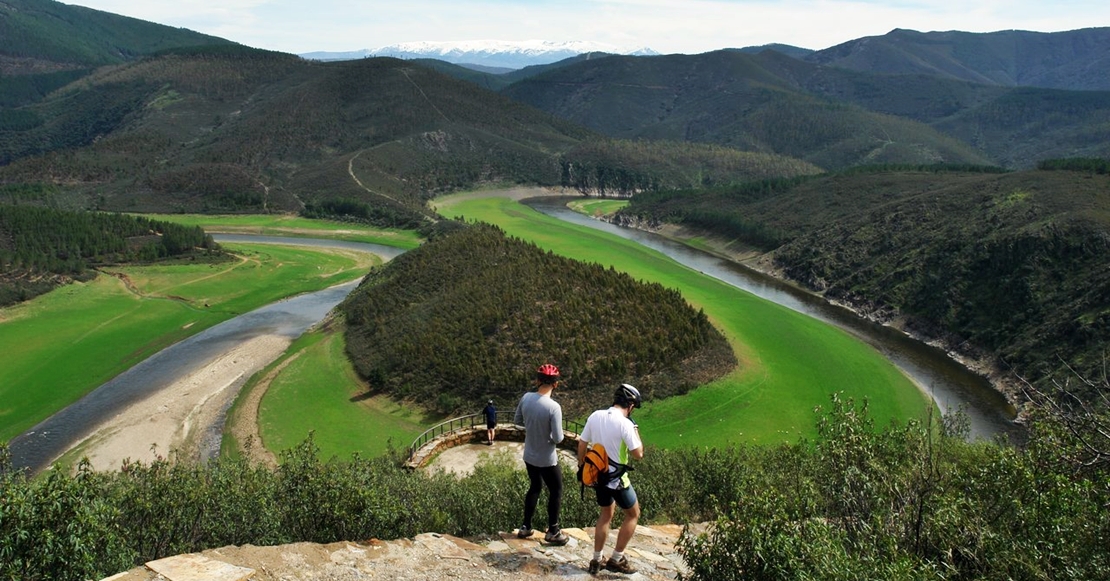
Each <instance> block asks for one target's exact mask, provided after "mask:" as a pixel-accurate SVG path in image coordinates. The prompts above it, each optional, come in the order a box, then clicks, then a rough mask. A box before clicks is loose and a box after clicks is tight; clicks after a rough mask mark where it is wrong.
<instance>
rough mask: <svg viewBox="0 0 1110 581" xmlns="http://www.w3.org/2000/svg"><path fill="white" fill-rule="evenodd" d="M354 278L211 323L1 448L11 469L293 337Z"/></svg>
mask: <svg viewBox="0 0 1110 581" xmlns="http://www.w3.org/2000/svg"><path fill="white" fill-rule="evenodd" d="M213 238H214V239H215V240H216V241H217V242H220V243H250V244H286V245H302V246H315V247H332V248H336V247H338V248H345V249H349V250H359V251H364V252H371V253H374V254H378V255H380V256H382V257H383V258H386V259H389V258H393V257H396V256H398V255H400V254H401V253H402V252H404V251H403V250H402V249H399V248H394V247H392V246H385V245H381V244H364V243H359V242H347V241H341V240H316V239H308V238H285V237H280V236H253V235H232V234H215V235H213ZM356 286H358V281H352V282H349V283H346V284H342V285H338V286H334V287H331V288H328V289H324V290H321V291H317V292H312V293H306V294H303V295H299V296H295V297H292V298H288V299H285V300H282V301H278V302H276V303H273V304H270V305H267V306H265V307H261V308H258V309H255V310H253V311H250V312H248V313H244V314H242V315H239V316H237V317H235V318H233V319H230V320H227V321H224V322H222V323H220V324H218V325H214V326H212V327H210V328H208V329H206V330H204V331H202V332H200V333H198V334H196V335H193V336H192V337H189V338H188V339H184V340H182V341H179V342H178V343H175V344H174V345H171V346H170V347H167V348H165V349H163V350H162V351H159V352H158V353H155V354H154V355H152V356H151V357H149V358H147V359H146V360H144V361H142V362H141V363H139V364H138V365H136V366H134V367H132V368H130V369H128V370H127V371H125V372H123V373H121V374H119V375H117V376H116V377H115V378H114V379H112V380H111V381H108V382H107V383H105V384H103V385H101V386H100V387H98V388H96V389H95V390H93V391H92V392H90V393H88V394H87V395H85V396H84V397H83V398H81V399H80V400H78V401H77V402H75V403H73V404H71V405H70V406H68V407H66V408H65V409H63V410H61V411H59V412H57V413H55V414H54V415H52V416H50V417H49V418H47V419H45V420H43V421H42V422H40V423H39V424H38V425H36V426H34V427H32V428H31V429H30V430H28V431H26V432H24V433H22V434H20V435H18V436H16V437H15V438H13V439H12V440H11V442H10V443H9V448H10V450H11V454H12V463H13V465H14V466H16V467H22V468H28V469H30V471H31V472H38V471H40V470H42V469H43V468H45V467H46V466H48V465H49V464H50V463H51V462H53V461H54V460H55V459H56V458H58V457H59V456H60V455H61V454H63V453H65V452H66V451H67V450H69V449H70V448H71V447H73V446H74V445H75V444H77V443H78V442H80V441H82V440H83V439H85V438H87V437H88V436H89V435H90V434H91V433H93V431H94V430H95V429H96V428H97V426H99V425H100V424H101V423H102V422H103V421H104V420H105V419H107V418H111V417H113V416H115V415H116V414H118V413H120V412H121V411H123V410H124V409H126V408H127V407H129V406H131V405H133V404H134V403H135V402H137V401H139V400H142V399H146V398H148V397H150V396H151V395H152V394H156V393H158V392H159V391H161V390H164V389H166V388H167V387H168V386H170V385H171V384H172V383H173V382H174V380H176V379H177V378H179V377H184V376H187V375H189V374H190V373H193V372H194V371H196V370H198V369H201V368H203V367H204V366H206V365H208V364H209V363H211V362H212V361H214V360H215V359H216V358H218V357H219V356H220V355H221V354H223V353H226V352H227V351H229V350H231V349H233V348H234V347H236V346H237V345H241V344H243V343H245V342H247V341H250V340H251V339H254V338H256V337H260V336H263V335H280V336H284V337H288V338H290V339H295V338H297V337H299V336H301V335H302V334H303V333H304V332H305V331H306V330H308V328H309V327H311V326H312V325H314V324H316V323H318V322H319V321H321V320H322V319H323V318H324V317H325V316H326V315H327V314H328V312H329V311H331V310H332V308H334V307H335V306H336V305H338V304H339V303H340V302H341V301H342V300H343V299H344V298H345V297H346V296H347V295H348V294H349V293H350V292H351V291H352V290H354V288H355V287H356Z"/></svg>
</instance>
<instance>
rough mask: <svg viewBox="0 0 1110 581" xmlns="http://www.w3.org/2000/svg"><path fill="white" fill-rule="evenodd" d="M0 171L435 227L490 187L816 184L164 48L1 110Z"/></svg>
mask: <svg viewBox="0 0 1110 581" xmlns="http://www.w3.org/2000/svg"><path fill="white" fill-rule="evenodd" d="M595 141H596V142H597V143H593V142H595ZM661 148H662V149H665V150H666V151H668V152H669V153H668V154H667V155H666V156H665V158H666V159H664V160H663V163H658V161H659V160H660V156H659V155H658V152H659V151H661ZM599 152H600V153H599ZM0 164H6V165H0V183H7V184H20V185H25V184H43V183H45V184H50V185H53V186H57V188H59V189H61V190H63V191H64V192H65V193H67V194H68V195H69V197H70V199H69V200H68V202H67V204H68V205H70V206H78V207H88V208H98V209H108V210H118V211H208V212H212V211H220V212H228V211H239V212H242V211H249V212H269V211H292V212H304V213H306V214H309V215H314V216H322V215H343V216H347V217H351V218H355V219H360V220H366V221H371V222H373V223H376V224H381V225H389V226H401V227H409V228H413V227H418V226H420V225H421V224H423V223H425V222H426V215H427V210H426V209H425V207H424V203H425V202H426V200H427V199H429V198H430V197H431V196H433V195H436V194H437V193H441V192H444V191H451V190H454V189H458V188H464V187H473V186H475V185H479V184H483V183H489V182H509V183H528V184H536V185H548V186H560V185H565V186H571V187H580V188H582V189H586V188H588V187H592V186H590V185H589V184H591V183H593V184H596V183H597V180H596V179H594V178H595V177H596V176H598V175H610V174H611V175H620V176H623V177H622V180H623V182H620V183H618V182H616V181H612V180H611V181H610V183H612V184H614V185H613V186H612V187H611V188H610V189H612V190H614V191H617V190H620V188H627V189H628V191H633V190H639V189H643V188H644V187H692V186H694V185H697V184H699V183H702V180H705V179H708V180H709V181H710V182H712V183H734V182H738V181H745V180H750V179H755V178H760V177H763V176H764V175H765V174H766V173H767V172H768V171H771V172H772V173H776V174H777V172H784V173H785V174H786V175H797V174H798V173H812V172H813V171H815V170H814V168H812V167H811V166H808V165H807V164H804V163H801V162H798V161H797V160H792V159H786V158H784V157H782V156H774V157H772V156H767V155H754V154H748V153H742V152H735V151H731V152H726V151H722V150H721V148H706V147H702V146H697V145H688V144H683V143H672V144H660V145H653V146H651V147H647V148H645V147H635V146H633V145H632V144H622V143H620V142H613V141H611V140H603V139H601V138H600V137H599V136H597V135H596V134H594V133H591V132H590V131H588V130H586V129H584V128H582V127H580V126H577V125H574V124H572V123H570V122H567V121H563V120H560V119H558V118H556V117H553V116H551V115H549V114H546V113H543V112H541V111H538V110H536V109H533V108H531V107H528V106H526V105H523V104H520V103H517V102H514V101H512V100H509V99H507V98H505V97H502V96H499V95H497V94H496V93H492V92H490V91H486V90H483V89H481V88H479V87H477V86H475V85H474V84H472V83H469V82H464V81H459V80H457V79H454V78H451V77H449V76H446V75H443V74H440V73H438V72H436V71H433V70H430V69H428V68H424V67H421V66H416V65H413V64H412V63H409V62H406V61H400V60H396V59H388V58H380V59H363V60H357V61H345V62H334V63H318V62H309V61H304V60H301V59H299V58H298V57H295V56H292V55H286V54H282V53H273V52H267V51H259V50H255V49H249V48H245V47H238V46H234V47H209V48H192V49H179V50H174V51H166V52H162V53H160V54H159V55H156V56H152V57H148V58H145V59H142V60H140V61H138V62H135V63H128V64H124V65H120V66H116V67H110V68H104V69H101V70H100V71H98V72H97V73H96V74H95V75H92V76H90V77H88V78H87V79H84V80H82V81H81V82H79V83H75V84H73V85H70V86H67V87H65V88H63V89H61V90H59V91H57V92H55V93H53V94H52V95H51V96H50V97H49V98H47V99H44V100H43V101H41V102H39V103H36V104H35V105H33V106H28V107H23V108H19V109H6V110H4V109H0ZM568 168H579V169H581V168H587V169H588V171H585V170H582V171H575V172H574V173H573V174H568V173H567V170H568ZM769 168H773V169H769Z"/></svg>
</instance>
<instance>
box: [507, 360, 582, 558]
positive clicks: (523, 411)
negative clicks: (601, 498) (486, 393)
mask: <svg viewBox="0 0 1110 581" xmlns="http://www.w3.org/2000/svg"><path fill="white" fill-rule="evenodd" d="M558 383H559V369H558V368H557V367H555V366H554V365H551V364H550V363H545V364H543V365H541V366H540V368H539V370H537V371H536V386H537V388H536V391H530V392H528V393H526V394H524V397H522V398H520V403H519V404H517V406H516V413H515V414H513V423H514V424H516V425H518V426H523V427H524V467H525V468H527V470H528V482H529V486H528V493H527V494H525V495H524V524H522V525H521V527H520V529H518V530H517V534H516V536H517V537H519V538H522V539H526V538H528V537H531V536H532V532H533V531H532V516H533V515H535V513H536V505H537V504H538V503H539V500H540V491H541V490H542V489H543V485H544V484H546V485H547V534H545V535H544V540H545V541H546V542H548V543H551V544H553V545H565V544H567V541H569V540H570V539H569V538H568V537H567V535H566V533H564V532H563V531H562V530H560V529H559V509H560V508H561V506H562V503H563V471H562V470H561V469H560V468H559V455H558V453H557V452H556V451H555V446H556V445H557V444H558V443H559V442H562V441H563V408H562V406H560V405H559V403H558V402H556V401H555V400H553V399H551V392H553V391H555V387H556V385H557V384H558Z"/></svg>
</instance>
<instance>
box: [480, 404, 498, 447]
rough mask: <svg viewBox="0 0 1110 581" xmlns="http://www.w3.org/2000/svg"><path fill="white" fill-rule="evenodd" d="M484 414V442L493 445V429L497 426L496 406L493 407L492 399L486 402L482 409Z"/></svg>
mask: <svg viewBox="0 0 1110 581" xmlns="http://www.w3.org/2000/svg"><path fill="white" fill-rule="evenodd" d="M482 413H484V414H486V444H489V445H490V446H492V445H493V431H494V428H496V427H497V408H495V407H493V400H492V399H491V400H489V401H487V402H486V409H484V410H482Z"/></svg>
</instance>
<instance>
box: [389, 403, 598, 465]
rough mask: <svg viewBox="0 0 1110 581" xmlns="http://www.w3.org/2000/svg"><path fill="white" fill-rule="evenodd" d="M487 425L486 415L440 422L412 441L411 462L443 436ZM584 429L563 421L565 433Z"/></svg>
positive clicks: (574, 422)
mask: <svg viewBox="0 0 1110 581" xmlns="http://www.w3.org/2000/svg"><path fill="white" fill-rule="evenodd" d="M498 415H500V413H498ZM485 425H486V414H484V413H476V414H470V415H468V416H459V417H457V418H451V419H449V420H447V421H445V422H440V423H438V424H436V425H434V426H432V427H430V428H428V429H427V430H424V433H423V434H420V435H419V436H417V437H416V439H415V440H413V441H412V444H411V445H410V446H409V460H412V457H413V456H415V455H416V451H417V450H419V449H420V448H423V447H424V445H425V444H427V443H428V442H430V441H432V440H434V439H436V438H438V437H440V436H442V435H443V434H447V433H450V432H454V431H457V430H462V429H464V428H469V429H473V428H475V427H477V426H482V427H485ZM582 427H583V426H582V423H581V422H576V421H574V420H567V419H564V420H563V431H564V432H573V433H575V434H581V433H582Z"/></svg>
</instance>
